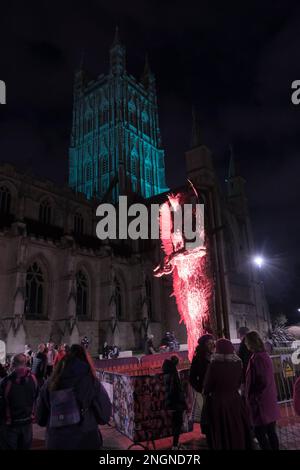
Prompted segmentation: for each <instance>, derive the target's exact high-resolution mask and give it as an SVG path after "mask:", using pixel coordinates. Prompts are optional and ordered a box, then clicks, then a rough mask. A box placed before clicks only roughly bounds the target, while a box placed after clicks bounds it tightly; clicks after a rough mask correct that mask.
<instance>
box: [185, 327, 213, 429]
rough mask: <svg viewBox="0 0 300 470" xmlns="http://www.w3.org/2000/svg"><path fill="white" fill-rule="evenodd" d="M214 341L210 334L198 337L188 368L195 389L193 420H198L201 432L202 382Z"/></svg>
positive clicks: (204, 426) (203, 427) (203, 426)
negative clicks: (189, 367)
mask: <svg viewBox="0 0 300 470" xmlns="http://www.w3.org/2000/svg"><path fill="white" fill-rule="evenodd" d="M214 348H215V341H214V337H213V336H212V335H211V334H205V335H202V336H201V337H200V338H199V339H198V346H197V348H196V350H195V354H194V357H193V360H192V364H191V369H190V384H191V386H192V387H193V389H194V390H195V417H194V420H195V422H200V424H201V431H202V434H206V419H205V410H204V411H203V396H202V390H203V382H204V377H205V374H206V371H207V368H208V366H209V364H210V359H211V356H212V354H213V352H214Z"/></svg>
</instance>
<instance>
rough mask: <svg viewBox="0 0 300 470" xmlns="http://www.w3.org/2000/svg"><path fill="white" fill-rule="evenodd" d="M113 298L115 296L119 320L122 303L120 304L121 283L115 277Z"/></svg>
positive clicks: (121, 316) (121, 314) (121, 312)
mask: <svg viewBox="0 0 300 470" xmlns="http://www.w3.org/2000/svg"><path fill="white" fill-rule="evenodd" d="M115 296H116V297H115V298H116V316H117V318H118V319H119V320H121V319H122V318H123V304H122V290H121V284H120V282H119V280H118V279H117V278H115Z"/></svg>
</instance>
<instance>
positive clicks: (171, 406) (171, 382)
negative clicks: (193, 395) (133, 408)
mask: <svg viewBox="0 0 300 470" xmlns="http://www.w3.org/2000/svg"><path fill="white" fill-rule="evenodd" d="M178 362H179V359H178V357H177V356H172V357H171V359H166V360H165V361H164V363H163V366H162V370H163V373H164V383H165V389H166V408H167V410H169V411H172V428H173V447H172V449H173V450H177V449H180V446H179V437H180V433H181V428H182V423H183V412H184V411H185V410H186V408H187V406H186V401H185V397H184V392H183V390H182V386H181V382H180V377H179V374H178V371H177V364H178Z"/></svg>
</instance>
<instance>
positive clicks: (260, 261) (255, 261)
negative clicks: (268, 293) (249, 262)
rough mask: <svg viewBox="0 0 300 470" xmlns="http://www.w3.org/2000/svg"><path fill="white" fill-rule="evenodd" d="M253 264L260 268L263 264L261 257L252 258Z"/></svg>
mask: <svg viewBox="0 0 300 470" xmlns="http://www.w3.org/2000/svg"><path fill="white" fill-rule="evenodd" d="M253 262H254V264H256V266H258V267H259V268H261V267H262V266H263V264H264V262H265V261H264V259H263V258H262V257H261V256H255V257H254V258H253Z"/></svg>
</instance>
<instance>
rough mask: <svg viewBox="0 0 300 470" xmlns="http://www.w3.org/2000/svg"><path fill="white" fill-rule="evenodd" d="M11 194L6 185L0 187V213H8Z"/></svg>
mask: <svg viewBox="0 0 300 470" xmlns="http://www.w3.org/2000/svg"><path fill="white" fill-rule="evenodd" d="M10 203H11V194H10V191H9V189H8V188H7V187H6V186H1V187H0V214H9V212H10Z"/></svg>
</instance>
